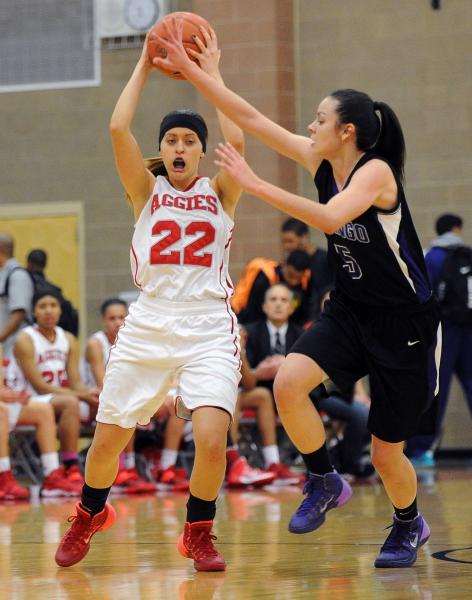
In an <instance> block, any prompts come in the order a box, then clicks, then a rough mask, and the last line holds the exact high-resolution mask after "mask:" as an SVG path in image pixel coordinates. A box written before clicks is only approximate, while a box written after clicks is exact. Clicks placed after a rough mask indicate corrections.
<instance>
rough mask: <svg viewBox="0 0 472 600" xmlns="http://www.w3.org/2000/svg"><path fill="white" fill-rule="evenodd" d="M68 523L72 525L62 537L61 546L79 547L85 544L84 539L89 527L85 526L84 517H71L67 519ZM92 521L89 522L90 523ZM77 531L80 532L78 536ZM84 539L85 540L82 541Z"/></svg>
mask: <svg viewBox="0 0 472 600" xmlns="http://www.w3.org/2000/svg"><path fill="white" fill-rule="evenodd" d="M67 522H68V523H72V526H71V528H70V529H69V531H68V532H67V533H66V535H65V536H64V540H63V541H62V546H63V547H66V546H80V545H82V544H84V543H85V539H86V538H87V535H88V529H89V527H86V525H85V517H83V516H82V515H71V516H70V517H69V518H68V519H67ZM91 522H92V521H90V523H91ZM77 530H79V531H80V532H81V534H80V536H79V535H77ZM84 538H85V539H84Z"/></svg>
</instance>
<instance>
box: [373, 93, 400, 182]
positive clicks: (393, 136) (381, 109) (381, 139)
mask: <svg viewBox="0 0 472 600" xmlns="http://www.w3.org/2000/svg"><path fill="white" fill-rule="evenodd" d="M373 108H374V111H376V112H378V113H380V133H379V136H378V138H377V140H376V142H375V145H374V146H373V147H372V150H374V151H375V153H376V154H378V155H379V156H383V157H384V158H386V159H387V160H388V162H389V163H390V164H391V165H392V167H393V168H394V169H395V171H396V172H397V174H398V176H399V177H400V179H402V180H403V178H404V175H405V172H404V168H405V138H404V137H403V131H402V128H401V125H400V121H399V120H398V117H397V115H396V114H395V113H394V112H393V110H392V109H391V108H390V106H389V105H388V104H385V102H373Z"/></svg>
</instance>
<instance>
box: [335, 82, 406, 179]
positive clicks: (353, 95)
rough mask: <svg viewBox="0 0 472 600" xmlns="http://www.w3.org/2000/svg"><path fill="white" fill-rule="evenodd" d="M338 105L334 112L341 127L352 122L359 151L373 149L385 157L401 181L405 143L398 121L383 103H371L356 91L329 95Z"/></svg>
mask: <svg viewBox="0 0 472 600" xmlns="http://www.w3.org/2000/svg"><path fill="white" fill-rule="evenodd" d="M330 97H331V98H334V99H335V100H337V102H338V106H337V108H336V112H337V113H338V115H339V123H340V124H341V125H344V124H347V123H352V124H353V125H354V126H355V128H356V143H357V147H358V149H359V150H362V151H364V152H366V151H367V150H372V151H374V152H375V153H376V154H378V155H379V156H382V157H383V158H385V159H386V160H387V161H388V162H389V163H390V164H391V165H392V167H393V169H395V171H396V173H397V175H398V176H399V177H400V179H403V175H404V164H405V140H404V137H403V132H402V128H401V126H400V122H399V120H398V118H397V116H396V114H395V113H394V112H393V110H392V109H391V108H390V106H389V105H388V104H385V102H374V101H373V100H372V98H371V97H370V96H368V95H367V94H365V93H364V92H358V91H357V90H351V89H344V90H336V91H335V92H333V93H332V94H330Z"/></svg>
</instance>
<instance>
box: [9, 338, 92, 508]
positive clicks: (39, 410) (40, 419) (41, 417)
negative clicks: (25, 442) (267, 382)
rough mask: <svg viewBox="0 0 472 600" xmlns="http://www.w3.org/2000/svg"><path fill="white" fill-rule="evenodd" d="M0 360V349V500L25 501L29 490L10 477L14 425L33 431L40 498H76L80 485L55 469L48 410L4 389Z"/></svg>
mask: <svg viewBox="0 0 472 600" xmlns="http://www.w3.org/2000/svg"><path fill="white" fill-rule="evenodd" d="M2 364H3V357H2V349H1V346H0V500H26V499H28V498H29V490H28V489H26V488H24V487H23V486H21V485H20V484H19V483H18V481H17V480H16V479H15V478H14V477H13V473H12V470H11V463H10V456H9V449H8V441H9V432H10V431H12V430H13V429H14V428H15V427H16V426H17V425H32V426H34V427H35V428H36V440H37V442H38V446H39V451H40V455H41V457H40V458H41V465H42V468H43V473H44V480H43V482H42V490H41V494H42V495H43V496H78V495H80V492H81V485H80V484H77V483H76V482H74V481H70V480H69V479H68V478H67V477H66V476H65V473H64V468H61V467H60V466H59V456H58V454H57V451H56V423H55V420H54V412H53V410H52V406H51V405H49V404H44V403H42V402H35V401H34V400H31V396H30V394H29V393H28V392H27V391H25V390H21V391H17V392H14V391H13V390H10V389H9V388H8V387H6V385H5V383H4V375H3V369H2Z"/></svg>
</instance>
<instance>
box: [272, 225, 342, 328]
mask: <svg viewBox="0 0 472 600" xmlns="http://www.w3.org/2000/svg"><path fill="white" fill-rule="evenodd" d="M280 234H281V241H282V247H283V249H284V252H285V253H286V254H289V253H290V252H293V251H294V250H304V251H305V252H306V253H307V254H308V255H309V256H310V266H309V269H310V282H309V285H308V294H309V298H310V300H309V314H310V320H315V319H316V318H317V317H318V315H319V313H320V303H321V297H322V295H323V290H324V289H325V288H327V287H328V286H332V285H333V281H334V277H333V272H332V269H331V268H330V266H329V262H328V253H327V252H326V250H323V249H322V248H318V247H317V246H315V244H313V242H312V241H311V240H310V231H309V229H308V225H307V224H306V223H304V222H303V221H299V220H298V219H294V218H292V217H291V218H289V219H287V220H286V221H284V223H283V224H282V228H281V231H280Z"/></svg>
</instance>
